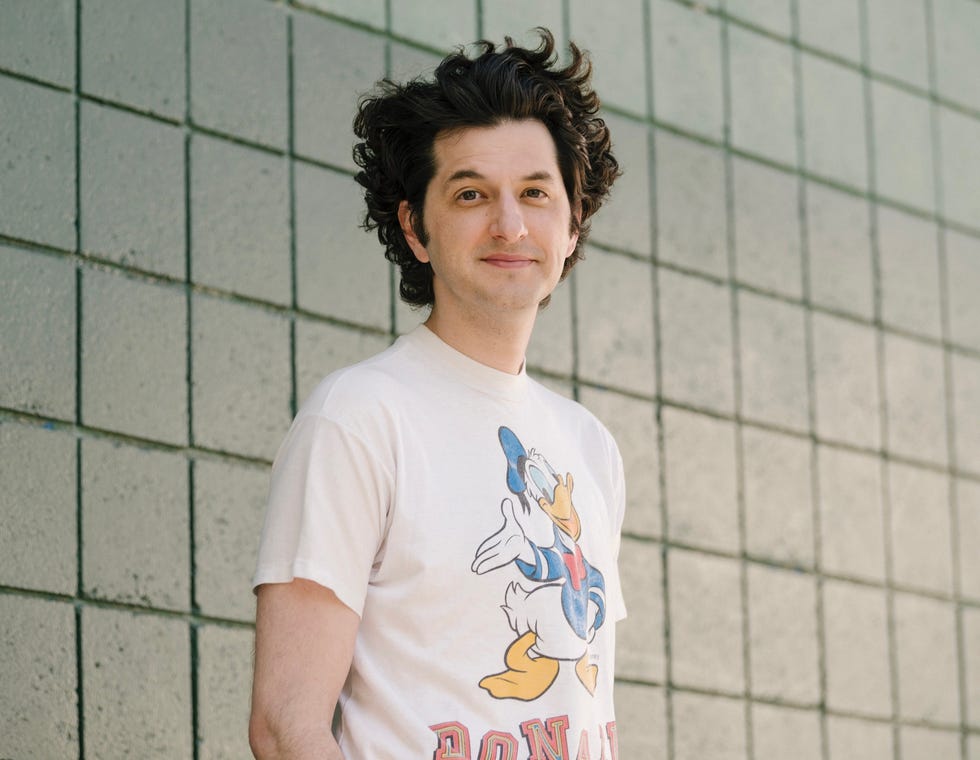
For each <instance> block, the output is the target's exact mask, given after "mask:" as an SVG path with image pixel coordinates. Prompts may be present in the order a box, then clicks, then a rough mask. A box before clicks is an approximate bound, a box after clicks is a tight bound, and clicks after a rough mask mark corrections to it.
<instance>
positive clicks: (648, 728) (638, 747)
mask: <svg viewBox="0 0 980 760" xmlns="http://www.w3.org/2000/svg"><path fill="white" fill-rule="evenodd" d="M615 700H616V732H617V734H618V735H619V756H620V757H622V758H626V757H645V758H649V760H667V704H666V699H665V698H664V692H663V689H658V688H656V687H654V686H643V685H640V684H632V683H624V682H622V681H617V682H616V686H615Z"/></svg>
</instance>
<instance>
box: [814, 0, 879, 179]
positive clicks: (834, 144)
mask: <svg viewBox="0 0 980 760" xmlns="http://www.w3.org/2000/svg"><path fill="white" fill-rule="evenodd" d="M855 10H856V5H855ZM801 64H802V77H803V83H802V87H803V114H804V126H803V133H804V136H805V137H804V139H805V142H806V167H807V171H809V172H812V173H813V174H816V175H818V176H821V177H827V178H829V179H831V180H834V181H836V182H842V183H844V184H845V185H850V186H851V187H856V188H859V189H861V190H864V189H865V188H867V186H868V153H867V146H866V144H865V114H864V83H863V80H862V77H861V75H860V74H859V73H858V72H856V71H854V70H853V69H849V68H845V67H844V66H841V65H839V64H837V63H832V62H830V61H827V60H826V59H824V58H820V57H817V56H815V55H810V54H808V53H803V55H802V61H801Z"/></svg>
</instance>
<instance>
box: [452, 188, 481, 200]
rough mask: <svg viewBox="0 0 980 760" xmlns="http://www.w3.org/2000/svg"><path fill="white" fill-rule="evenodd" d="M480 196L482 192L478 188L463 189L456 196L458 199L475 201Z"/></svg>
mask: <svg viewBox="0 0 980 760" xmlns="http://www.w3.org/2000/svg"><path fill="white" fill-rule="evenodd" d="M479 197H480V193H479V192H478V191H476V190H463V191H462V192H461V193H459V194H458V195H457V196H456V200H460V201H475V200H477V199H478V198H479Z"/></svg>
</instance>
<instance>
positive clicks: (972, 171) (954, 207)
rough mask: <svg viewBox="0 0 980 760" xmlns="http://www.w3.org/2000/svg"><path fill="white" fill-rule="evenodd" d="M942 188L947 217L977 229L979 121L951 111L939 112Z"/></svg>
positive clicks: (943, 109) (979, 204)
mask: <svg viewBox="0 0 980 760" xmlns="http://www.w3.org/2000/svg"><path fill="white" fill-rule="evenodd" d="M939 140H940V143H941V144H942V154H943V156H942V184H943V206H944V209H943V210H944V212H945V215H946V216H947V217H948V218H950V219H954V220H956V221H957V222H960V223H961V224H965V225H968V226H970V227H973V228H976V227H977V219H980V192H978V191H977V177H978V176H980V121H978V120H977V119H976V118H974V117H972V116H965V115H963V114H961V113H957V112H956V111H952V110H950V109H949V108H940V109H939Z"/></svg>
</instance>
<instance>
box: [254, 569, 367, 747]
mask: <svg viewBox="0 0 980 760" xmlns="http://www.w3.org/2000/svg"><path fill="white" fill-rule="evenodd" d="M257 594H258V604H257V610H256V615H255V678H254V681H253V684H252V716H251V719H250V721H249V731H248V733H249V743H250V744H251V747H252V752H253V753H254V754H255V757H256V758H259V760H275V759H277V758H283V759H285V758H289V760H305V759H306V758H309V759H310V760H313V759H314V758H315V759H316V760H343V756H342V755H341V754H340V748H339V747H338V746H337V743H336V742H335V741H334V738H333V736H332V735H331V734H330V722H331V719H332V717H333V711H334V708H335V706H336V704H337V697H338V696H339V694H340V690H341V688H342V687H343V685H344V681H345V680H346V678H347V673H348V671H349V670H350V663H351V659H352V657H353V654H354V638H355V636H356V634H357V627H358V624H359V623H360V618H359V617H358V616H357V613H355V612H354V611H353V610H352V609H350V608H349V607H348V606H347V605H345V604H344V603H343V602H341V601H340V600H339V599H338V598H337V597H336V595H335V594H334V593H333V591H331V590H330V589H327V588H324V587H323V586H320V585H319V584H317V583H314V582H313V581H308V580H304V579H302V578H297V579H295V580H293V581H291V582H290V583H267V584H264V585H262V586H260V587H259V588H258V591H257Z"/></svg>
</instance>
